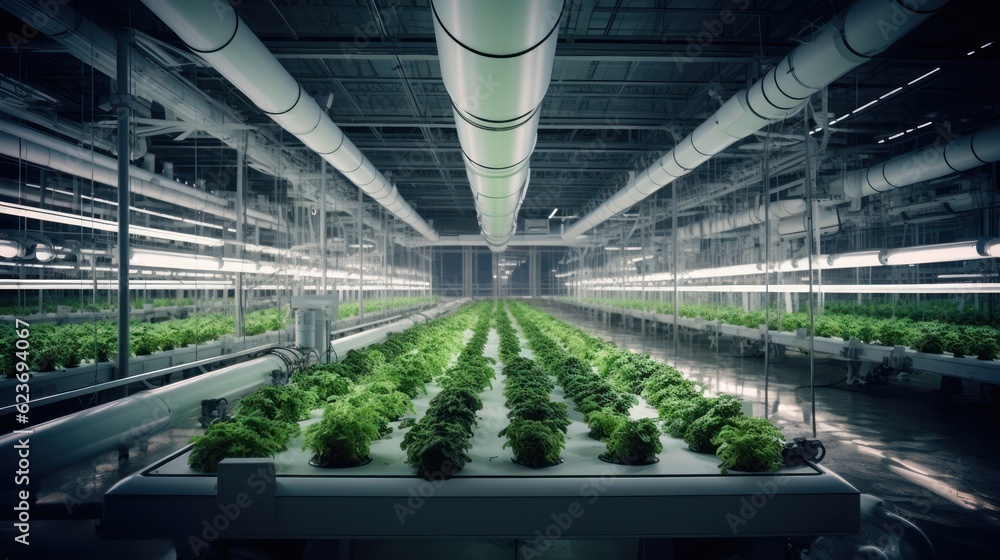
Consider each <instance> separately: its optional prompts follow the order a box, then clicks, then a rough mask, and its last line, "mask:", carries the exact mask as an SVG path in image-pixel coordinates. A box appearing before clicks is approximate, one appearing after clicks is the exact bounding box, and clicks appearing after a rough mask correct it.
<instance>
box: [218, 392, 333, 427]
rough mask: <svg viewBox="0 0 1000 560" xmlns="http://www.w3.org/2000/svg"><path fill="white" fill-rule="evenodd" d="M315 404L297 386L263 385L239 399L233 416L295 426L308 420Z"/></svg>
mask: <svg viewBox="0 0 1000 560" xmlns="http://www.w3.org/2000/svg"><path fill="white" fill-rule="evenodd" d="M315 404H316V400H315V396H314V395H313V394H312V393H310V392H307V391H306V390H305V389H303V388H301V387H299V386H298V385H287V386H283V387H278V386H275V385H265V386H264V387H261V388H260V389H257V390H256V391H254V392H253V393H250V394H249V395H247V396H245V397H243V398H242V399H240V401H239V403H238V404H237V405H236V410H235V411H234V414H235V415H237V416H238V417H242V416H256V417H260V418H269V419H271V420H275V421H277V422H283V423H290V424H295V423H296V422H298V421H300V420H305V419H307V418H309V413H310V412H311V411H312V409H313V406H314V405H315Z"/></svg>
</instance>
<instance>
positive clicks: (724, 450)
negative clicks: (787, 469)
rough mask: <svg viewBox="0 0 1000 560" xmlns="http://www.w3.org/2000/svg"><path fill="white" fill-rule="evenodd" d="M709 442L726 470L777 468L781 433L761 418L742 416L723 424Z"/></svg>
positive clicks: (758, 470)
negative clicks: (730, 422)
mask: <svg viewBox="0 0 1000 560" xmlns="http://www.w3.org/2000/svg"><path fill="white" fill-rule="evenodd" d="M712 442H713V443H714V444H715V445H716V446H717V447H718V449H717V450H716V454H717V455H718V456H719V459H721V460H722V465H721V468H722V470H723V472H725V471H727V470H736V471H748V472H771V471H776V470H778V469H780V468H781V465H782V459H781V451H782V449H784V447H785V435H784V434H782V433H781V430H780V429H779V428H777V427H776V426H774V425H773V424H771V423H770V422H769V421H767V420H765V419H764V418H748V417H742V418H738V419H736V420H735V421H733V423H732V424H729V425H726V426H723V427H722V429H721V430H719V433H718V434H717V435H716V436H715V438H713V440H712Z"/></svg>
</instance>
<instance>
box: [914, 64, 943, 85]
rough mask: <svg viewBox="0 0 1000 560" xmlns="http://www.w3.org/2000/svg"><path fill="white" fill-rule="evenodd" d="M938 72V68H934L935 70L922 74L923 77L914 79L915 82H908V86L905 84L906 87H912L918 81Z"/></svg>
mask: <svg viewBox="0 0 1000 560" xmlns="http://www.w3.org/2000/svg"><path fill="white" fill-rule="evenodd" d="M938 70H940V68H935V69H933V70H931V71H930V72H928V73H926V74H924V75H923V76H920V77H919V78H917V79H915V80H913V81H911V82H909V83H908V84H906V85H908V86H912V85H913V84H915V83H917V82H919V81H920V80H923V79H924V78H926V77H927V76H930V75H931V74H933V73H935V72H937V71H938Z"/></svg>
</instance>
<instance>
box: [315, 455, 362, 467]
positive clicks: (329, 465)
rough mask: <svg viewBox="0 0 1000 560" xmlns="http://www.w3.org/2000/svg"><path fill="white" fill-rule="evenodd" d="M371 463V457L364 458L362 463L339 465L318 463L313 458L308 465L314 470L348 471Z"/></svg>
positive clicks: (332, 462)
mask: <svg viewBox="0 0 1000 560" xmlns="http://www.w3.org/2000/svg"><path fill="white" fill-rule="evenodd" d="M371 462H372V458H371V457H365V458H364V459H363V460H362V461H358V462H355V463H340V462H334V461H327V462H319V461H317V460H316V457H313V458H312V459H309V464H310V465H311V466H313V467H316V468H320V469H349V468H352V467H361V466H364V465H367V464H368V463H371Z"/></svg>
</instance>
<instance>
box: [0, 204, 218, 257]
mask: <svg viewBox="0 0 1000 560" xmlns="http://www.w3.org/2000/svg"><path fill="white" fill-rule="evenodd" d="M0 213H3V214H10V215H12V216H19V217H21V218H27V219H31V220H40V221H43V222H49V223H54V224H65V225H68V226H76V227H81V228H86V229H93V230H97V231H108V232H115V233H117V232H118V224H117V223H116V222H112V221H109V220H101V219H98V218H90V217H88V216H80V215H77V214H67V213H65V212H56V211H55V210H46V209H42V208H35V207H32V206H25V205H23V204H13V203H10V202H0ZM129 233H130V234H133V235H141V236H143V237H150V238H153V239H164V240H167V241H181V242H185V243H192V244H194V245H204V246H207V247H222V246H223V245H224V244H225V242H224V241H223V240H221V239H215V238H212V237H205V236H202V235H190V234H187V233H181V232H177V231H170V230H164V229H156V228H150V227H145V226H129Z"/></svg>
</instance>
